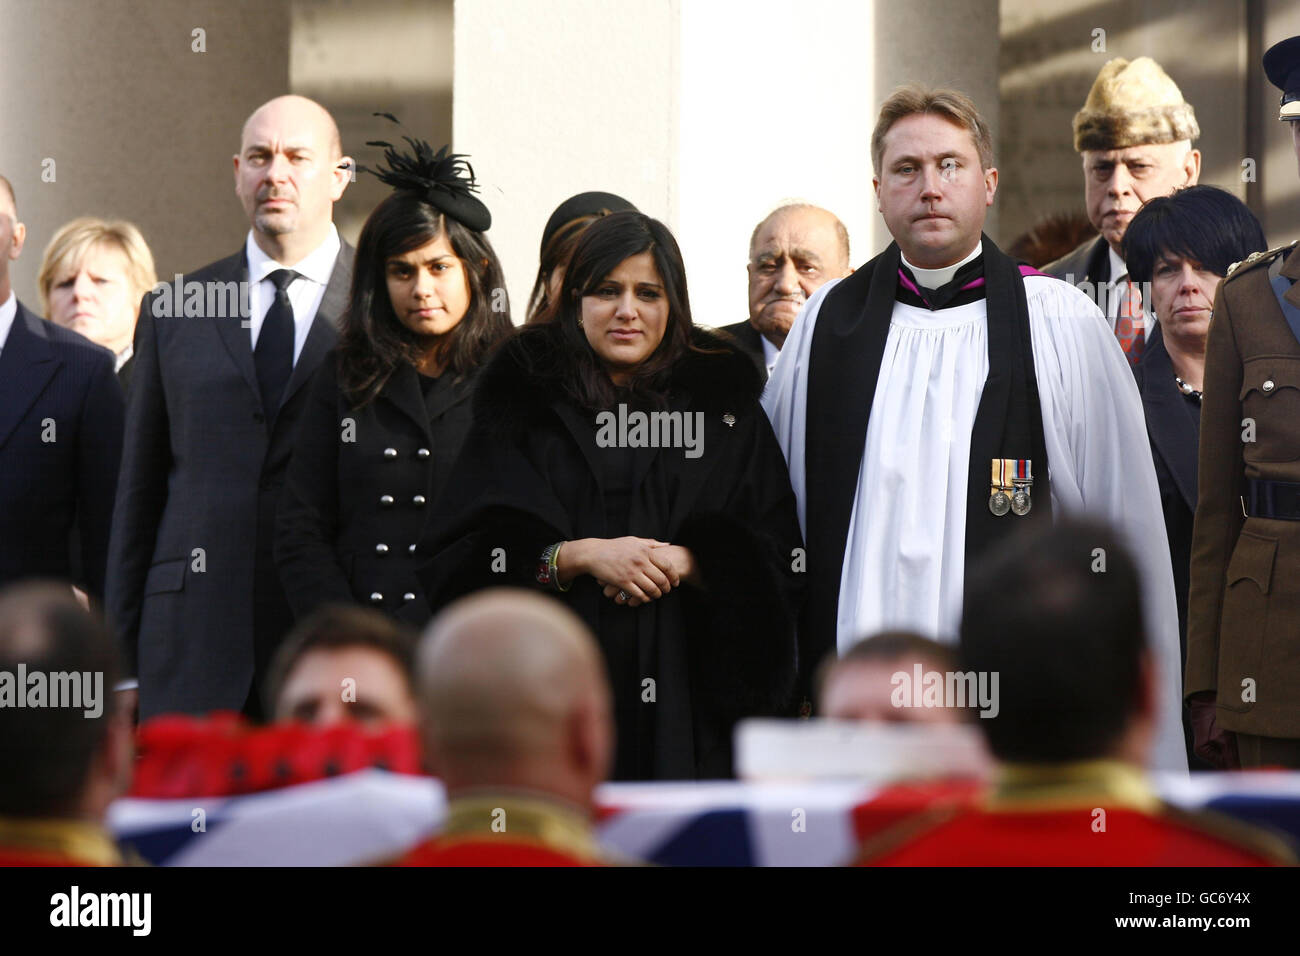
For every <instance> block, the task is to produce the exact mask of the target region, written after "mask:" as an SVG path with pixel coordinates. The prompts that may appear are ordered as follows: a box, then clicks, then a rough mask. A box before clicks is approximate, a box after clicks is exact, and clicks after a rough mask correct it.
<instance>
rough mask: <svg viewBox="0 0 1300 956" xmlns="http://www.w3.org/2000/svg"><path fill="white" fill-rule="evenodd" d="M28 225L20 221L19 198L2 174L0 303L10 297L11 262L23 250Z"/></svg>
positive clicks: (0, 186) (0, 195)
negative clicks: (16, 197) (15, 196)
mask: <svg viewBox="0 0 1300 956" xmlns="http://www.w3.org/2000/svg"><path fill="white" fill-rule="evenodd" d="M26 238H27V227H26V226H24V225H23V224H22V223H21V222H19V221H18V200H16V199H15V198H14V187H13V184H11V183H10V182H9V180H7V179H5V178H4V177H3V176H0V305H3V304H4V303H5V302H7V301H8V299H9V292H10V285H9V263H10V262H12V261H13V260H14V259H17V258H18V257H19V256H20V255H21V254H22V251H23V241H24V240H26Z"/></svg>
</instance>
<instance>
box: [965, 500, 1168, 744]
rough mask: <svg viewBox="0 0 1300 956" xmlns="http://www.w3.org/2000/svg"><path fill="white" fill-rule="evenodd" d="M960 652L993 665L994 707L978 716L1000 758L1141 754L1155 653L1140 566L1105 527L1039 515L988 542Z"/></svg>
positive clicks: (973, 663) (1148, 726)
mask: <svg viewBox="0 0 1300 956" xmlns="http://www.w3.org/2000/svg"><path fill="white" fill-rule="evenodd" d="M959 659H960V661H961V668H962V669H963V670H966V671H975V672H977V673H979V672H984V673H989V674H992V673H997V674H998V675H999V680H998V694H999V700H998V712H997V715H996V716H993V717H989V718H987V719H980V720H977V721H975V723H976V724H977V725H978V727H979V729H980V730H981V731H982V732H983V733H984V735H985V737H986V739H987V740H988V743H989V749H990V750H991V751H992V752H993V755H994V756H995V757H996V758H997V759H999V760H1002V761H1009V762H1014V763H1032V764H1039V763H1065V762H1069V761H1080V760H1095V759H1101V758H1107V759H1119V760H1125V761H1127V762H1129V763H1133V764H1137V765H1139V766H1143V765H1145V764H1146V762H1147V754H1148V751H1149V750H1150V747H1151V744H1152V741H1153V739H1154V724H1155V713H1156V695H1157V689H1156V681H1155V674H1154V664H1153V662H1152V659H1151V656H1150V653H1149V651H1148V648H1147V641H1146V634H1145V632H1144V630H1143V623H1142V598H1141V591H1140V585H1139V580H1138V573H1137V568H1136V567H1135V565H1134V563H1133V559H1132V558H1131V557H1130V556H1129V553H1128V552H1127V550H1125V548H1124V547H1123V546H1122V545H1121V544H1120V542H1119V539H1118V537H1116V535H1115V534H1114V533H1113V532H1112V531H1111V530H1110V529H1109V528H1106V527H1105V526H1103V525H1100V524H1093V523H1074V522H1062V523H1060V524H1054V525H1048V526H1047V527H1045V528H1039V529H1035V530H1034V531H1029V532H1027V533H1024V534H1022V535H1021V536H1018V537H1017V538H1015V539H1013V540H1011V541H1008V542H1007V543H1006V544H1005V545H1004V546H1001V547H1000V548H999V549H998V550H997V551H996V553H993V554H991V555H990V556H989V558H988V560H986V561H984V562H982V563H981V564H980V566H979V567H978V568H976V569H975V572H974V574H973V575H972V578H971V580H970V581H969V582H968V583H967V589H966V600H965V605H964V607H963V608H962V622H961V644H960V648H959Z"/></svg>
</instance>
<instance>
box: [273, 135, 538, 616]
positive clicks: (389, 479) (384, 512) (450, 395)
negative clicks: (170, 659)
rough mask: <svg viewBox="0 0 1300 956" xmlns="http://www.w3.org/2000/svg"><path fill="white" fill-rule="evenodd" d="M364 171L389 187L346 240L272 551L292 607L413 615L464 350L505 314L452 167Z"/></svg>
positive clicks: (492, 257)
mask: <svg viewBox="0 0 1300 956" xmlns="http://www.w3.org/2000/svg"><path fill="white" fill-rule="evenodd" d="M427 155H428V156H429V157H432V151H431V150H430V151H429V152H428V154H427ZM389 158H390V164H391V160H392V158H393V154H391V153H390V157H389ZM412 168H414V169H415V170H417V172H416V173H414V174H412V172H411V169H412ZM379 175H380V178H381V179H384V181H385V182H389V183H390V184H392V185H395V186H397V187H398V188H397V190H396V191H395V192H394V193H393V194H392V195H391V196H389V197H388V198H387V199H385V200H384V201H383V202H382V203H380V204H379V205H378V206H377V207H376V208H375V210H374V212H373V213H371V214H370V218H369V219H367V220H366V224H365V226H364V227H363V229H362V231H361V237H360V240H359V241H358V243H357V257H356V266H355V269H354V273H353V283H352V296H351V300H350V302H349V307H348V310H347V313H346V314H345V317H344V324H343V330H342V334H341V336H340V341H339V345H338V346H337V348H336V349H335V351H334V353H333V354H331V355H330V356H328V357H327V358H326V360H325V362H324V363H323V364H322V366H321V368H320V370H319V371H318V372H317V374H316V378H315V380H314V381H313V383H312V386H311V387H312V393H311V396H310V399H309V403H308V407H307V408H306V409H305V410H304V411H303V415H302V421H301V426H300V429H301V430H300V431H299V434H298V442H297V444H296V446H295V448H294V456H293V460H292V461H291V462H290V465H289V470H288V475H287V479H286V484H285V492H284V498H283V500H282V502H281V505H280V511H279V517H278V521H277V530H276V541H275V558H276V566H277V568H278V569H279V572H280V579H281V581H282V583H283V584H284V588H285V593H286V594H287V596H288V599H289V604H290V606H291V607H292V609H293V612H294V615H295V617H298V618H301V617H302V616H304V615H305V614H307V613H309V612H310V611H312V610H313V609H314V608H316V607H318V606H319V605H321V604H324V603H326V602H335V601H342V602H358V603H362V604H366V605H369V606H371V607H375V608H378V609H380V610H383V611H385V612H387V613H389V614H392V615H394V616H396V617H399V618H401V619H403V620H406V621H408V622H410V623H412V624H415V625H417V626H418V625H419V624H422V623H423V622H424V621H425V620H427V619H428V617H429V614H430V611H429V603H428V601H427V600H426V598H425V595H424V589H423V587H422V586H421V585H420V583H419V581H418V580H417V579H416V576H415V571H414V569H415V560H416V559H415V554H414V550H415V544H416V542H417V541H418V540H419V537H420V533H421V531H422V529H423V528H424V525H425V522H426V520H427V518H428V515H429V514H430V513H431V511H432V509H433V503H434V502H435V500H436V499H437V497H438V495H439V494H440V492H441V491H442V488H443V486H444V485H445V484H446V481H447V476H448V473H449V472H450V470H451V466H452V463H453V462H454V461H455V459H456V456H457V454H458V453H459V451H460V447H461V444H462V443H463V442H464V440H465V436H466V434H467V433H468V431H469V424H470V395H471V393H472V389H473V382H474V378H475V375H476V373H477V370H478V366H479V363H480V362H481V361H482V360H483V358H484V356H485V355H486V353H487V352H488V350H489V349H490V348H491V347H492V346H494V345H495V344H496V343H497V342H499V341H500V340H501V339H502V338H504V337H505V336H506V335H507V334H508V333H509V331H510V329H511V328H512V326H511V323H510V317H509V311H508V306H507V305H506V299H505V282H504V280H503V278H502V274H501V266H500V264H499V262H498V261H497V257H496V253H495V252H493V250H492V246H491V244H490V243H489V242H488V240H487V238H486V237H485V236H484V235H483V232H484V230H486V229H487V227H488V225H489V224H490V221H491V220H490V217H489V215H488V212H487V210H486V208H484V207H483V205H482V203H480V202H479V201H478V200H477V199H475V198H474V197H473V196H472V194H471V193H470V191H469V189H468V188H467V187H468V186H469V185H470V184H471V181H470V180H469V179H468V178H466V177H464V175H463V173H462V170H461V167H460V166H459V165H458V164H449V163H447V162H441V163H438V162H433V161H431V160H430V161H427V162H426V164H425V167H424V168H423V169H421V168H420V163H419V157H416V158H414V159H412V161H411V166H410V167H407V168H405V169H404V172H403V173H402V174H397V173H392V172H385V171H381V172H380V174H379ZM421 175H423V180H421V178H420V177H421Z"/></svg>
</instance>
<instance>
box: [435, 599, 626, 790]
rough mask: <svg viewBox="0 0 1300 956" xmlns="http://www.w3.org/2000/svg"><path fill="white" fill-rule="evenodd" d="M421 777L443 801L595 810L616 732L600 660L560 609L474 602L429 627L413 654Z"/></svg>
mask: <svg viewBox="0 0 1300 956" xmlns="http://www.w3.org/2000/svg"><path fill="white" fill-rule="evenodd" d="M416 668H417V674H418V682H419V695H420V709H421V717H422V721H423V731H424V741H425V752H426V754H427V759H428V761H429V769H430V771H431V772H433V773H434V774H436V775H437V776H438V777H440V778H441V779H442V782H443V784H444V785H445V786H446V788H447V793H448V795H449V796H454V795H455V794H456V793H457V792H458V791H462V790H467V789H470V788H511V789H517V788H523V789H527V790H532V791H535V792H539V793H545V794H549V795H552V796H556V797H560V798H563V799H565V800H568V801H569V802H570V803H573V804H575V805H577V806H579V807H583V808H585V809H588V810H589V809H591V808H592V806H593V802H592V791H593V789H594V788H595V787H596V785H597V784H599V783H601V782H602V781H603V780H604V779H605V777H606V775H607V773H608V771H609V767H610V760H611V756H612V754H613V743H614V732H613V721H612V717H611V715H610V691H609V685H608V681H607V679H606V676H605V665H604V662H603V660H602V658H601V654H600V649H599V647H598V646H597V645H596V641H595V639H594V638H593V637H592V635H591V632H590V631H589V630H588V629H587V627H586V625H585V624H583V622H582V621H581V620H580V619H579V618H578V617H577V615H575V614H574V613H573V612H572V611H570V610H569V609H568V608H566V607H564V606H563V605H561V604H559V603H558V602H556V601H554V600H552V599H550V598H547V597H543V596H541V595H539V594H532V593H530V592H527V591H516V590H505V589H492V590H487V591H481V592H479V593H477V594H475V595H472V596H471V597H468V598H464V599H462V600H460V601H457V602H455V603H454V604H452V605H450V606H449V607H448V608H447V609H446V610H444V611H443V612H442V613H441V614H439V615H438V616H437V617H435V618H434V619H433V621H432V622H431V623H430V624H429V627H428V629H427V630H426V631H425V634H424V638H423V639H422V640H421V642H420V648H419V651H418V654H417V664H416Z"/></svg>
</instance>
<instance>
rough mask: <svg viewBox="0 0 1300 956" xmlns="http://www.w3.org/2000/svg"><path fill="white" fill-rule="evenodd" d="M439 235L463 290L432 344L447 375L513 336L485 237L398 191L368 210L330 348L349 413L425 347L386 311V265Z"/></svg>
mask: <svg viewBox="0 0 1300 956" xmlns="http://www.w3.org/2000/svg"><path fill="white" fill-rule="evenodd" d="M444 235H445V236H446V237H447V241H448V242H450V243H451V248H452V251H453V252H454V253H455V254H456V256H457V258H459V259H460V260H461V262H462V263H463V265H464V269H465V275H466V277H467V278H468V280H469V292H470V298H469V310H468V311H467V312H466V313H465V317H464V318H463V319H461V320H460V322H459V323H458V324H457V325H456V327H455V328H454V329H452V330H451V331H450V332H449V333H447V335H446V336H445V337H444V338H443V341H442V344H441V346H440V349H441V352H442V357H443V361H444V364H445V368H446V370H447V372H450V373H452V374H453V375H455V376H456V378H461V377H463V376H465V375H467V374H468V373H470V372H471V371H473V370H474V369H475V368H476V367H477V366H478V365H479V364H480V363H481V362H482V361H483V360H484V358H485V357H486V355H487V353H488V352H489V351H490V350H491V349H492V347H493V346H495V345H496V344H497V343H499V342H500V341H501V340H502V339H504V338H505V337H506V336H507V335H508V334H509V333H510V332H511V331H513V329H514V326H513V325H512V323H511V322H510V302H509V299H508V298H507V296H506V283H505V276H504V274H503V273H502V271H501V263H500V261H499V260H498V259H497V254H496V252H495V251H493V249H492V244H491V243H490V242H488V240H487V237H486V236H484V235H483V233H481V232H475V231H474V230H472V229H470V228H468V227H467V226H465V225H463V224H462V223H460V222H458V221H457V220H455V219H451V218H449V217H447V216H444V215H443V214H442V213H441V212H439V211H438V210H437V208H435V207H434V206H433V205H432V204H430V203H429V202H427V201H425V200H424V199H422V198H420V197H419V196H416V195H414V194H412V193H408V192H402V191H400V190H399V191H398V192H395V193H393V194H392V195H391V196H389V197H388V198H387V199H385V200H384V201H383V202H381V203H380V204H379V205H378V206H376V207H375V210H374V212H372V213H371V214H370V217H369V218H368V219H367V220H366V224H365V226H363V227H362V229H361V238H360V239H359V240H358V241H357V256H356V264H355V266H354V267H353V273H352V293H351V298H350V299H349V301H348V308H347V311H346V313H345V314H344V317H343V329H342V333H341V334H340V336H339V348H338V352H339V383H340V384H341V386H342V388H343V392H344V394H345V395H347V397H348V401H350V402H351V403H352V405H353V406H354V407H357V408H360V407H361V406H363V405H365V404H367V403H368V402H370V401H371V400H372V399H374V397H375V396H376V395H378V394H379V392H380V391H381V390H382V389H383V387H384V385H386V384H387V383H388V379H389V378H390V377H391V376H392V374H393V372H394V370H396V368H397V367H398V365H399V364H400V363H402V362H407V363H410V364H415V363H416V362H417V361H418V360H419V359H420V357H421V356H422V355H423V354H424V351H425V350H426V349H427V348H428V343H427V342H426V341H425V340H424V338H423V337H422V336H419V335H417V334H416V333H414V332H412V331H411V330H410V329H408V328H407V327H406V326H405V325H403V324H402V322H401V320H399V319H398V318H397V314H396V313H395V312H394V311H393V304H392V302H391V300H390V299H389V297H388V260H389V259H390V258H391V257H393V256H400V255H403V254H404V253H407V252H410V251H411V250H413V249H418V248H420V247H421V246H423V245H425V244H426V243H429V242H432V241H433V240H435V239H437V238H438V237H439V236H444Z"/></svg>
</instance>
